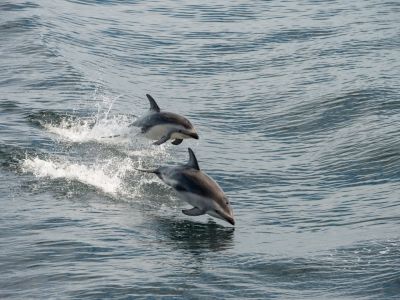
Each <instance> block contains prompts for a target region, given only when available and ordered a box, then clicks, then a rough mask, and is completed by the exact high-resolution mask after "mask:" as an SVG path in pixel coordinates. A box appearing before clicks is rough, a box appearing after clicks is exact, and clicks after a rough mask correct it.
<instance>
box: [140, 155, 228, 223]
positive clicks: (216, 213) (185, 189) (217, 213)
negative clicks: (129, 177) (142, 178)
mask: <svg viewBox="0 0 400 300" xmlns="http://www.w3.org/2000/svg"><path fill="white" fill-rule="evenodd" d="M188 150H189V162H188V163H187V164H184V165H179V166H177V167H159V168H157V169H153V170H143V169H138V170H139V171H143V172H147V173H154V174H156V175H157V176H158V177H159V178H160V179H161V180H162V181H164V183H166V184H167V185H169V186H171V187H172V188H173V189H174V190H175V191H176V192H177V194H178V196H179V197H180V198H181V199H182V200H184V201H186V202H188V203H189V204H190V205H192V206H193V208H191V209H184V210H182V212H183V213H184V214H185V215H188V216H200V215H204V214H209V215H210V216H213V217H215V218H219V219H222V220H225V221H227V222H229V223H230V224H232V225H235V220H234V217H233V211H232V208H231V206H230V204H229V200H228V198H227V197H226V196H225V194H224V192H223V190H222V189H221V187H220V186H219V185H218V183H216V182H215V181H214V180H213V179H212V178H210V177H209V176H207V175H206V174H205V173H204V172H202V171H201V170H200V168H199V164H198V162H197V159H196V156H195V155H194V153H193V151H192V149H190V148H188Z"/></svg>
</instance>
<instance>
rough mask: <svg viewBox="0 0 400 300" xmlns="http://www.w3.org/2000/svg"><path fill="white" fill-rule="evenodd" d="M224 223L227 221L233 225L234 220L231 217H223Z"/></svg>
mask: <svg viewBox="0 0 400 300" xmlns="http://www.w3.org/2000/svg"><path fill="white" fill-rule="evenodd" d="M225 221H227V222H228V223H230V224H232V225H235V219H234V218H232V217H225Z"/></svg>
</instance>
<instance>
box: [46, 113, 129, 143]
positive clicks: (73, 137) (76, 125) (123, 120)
mask: <svg viewBox="0 0 400 300" xmlns="http://www.w3.org/2000/svg"><path fill="white" fill-rule="evenodd" d="M131 123H132V118H130V117H128V116H124V115H118V116H113V117H111V118H106V119H99V120H96V119H95V118H91V119H90V118H89V119H88V118H86V119H83V118H78V119H72V118H65V119H64V120H62V121H61V122H60V123H59V124H56V125H55V124H52V123H45V124H43V126H44V128H46V130H48V131H49V132H51V133H54V134H56V135H58V136H60V137H61V138H63V139H66V140H69V141H71V142H77V143H82V142H89V141H97V142H102V143H117V144H118V143H125V142H126V141H127V140H129V137H130V136H131V135H134V134H135V133H132V131H134V130H132V128H130V127H129V125H130V124H131ZM116 135H118V136H117V137H114V136H116Z"/></svg>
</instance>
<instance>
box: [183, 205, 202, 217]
mask: <svg viewBox="0 0 400 300" xmlns="http://www.w3.org/2000/svg"><path fill="white" fill-rule="evenodd" d="M182 212H183V213H184V214H185V215H187V216H201V215H204V214H205V213H206V211H205V210H201V209H200V208H197V207H193V208H191V209H183V210H182Z"/></svg>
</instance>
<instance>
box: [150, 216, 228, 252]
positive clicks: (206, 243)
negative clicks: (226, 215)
mask: <svg viewBox="0 0 400 300" xmlns="http://www.w3.org/2000/svg"><path fill="white" fill-rule="evenodd" d="M156 223H157V224H156V230H157V232H158V233H159V234H160V235H161V239H162V240H164V239H165V240H166V242H167V243H168V244H171V245H173V247H174V248H176V249H180V250H186V251H190V252H191V253H194V254H200V253H201V252H203V251H204V250H209V251H222V250H226V249H229V248H232V247H233V238H234V232H235V228H233V227H224V226H222V225H219V224H217V223H215V222H214V221H212V220H209V221H208V223H200V222H196V221H191V220H179V219H169V218H157V219H156ZM170 242H172V243H170Z"/></svg>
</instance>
